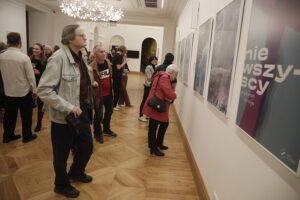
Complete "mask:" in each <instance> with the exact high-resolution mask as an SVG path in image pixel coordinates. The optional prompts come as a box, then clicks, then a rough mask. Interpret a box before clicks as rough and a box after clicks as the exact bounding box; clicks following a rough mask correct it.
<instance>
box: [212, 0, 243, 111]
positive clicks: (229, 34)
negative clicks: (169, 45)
mask: <svg viewBox="0 0 300 200" xmlns="http://www.w3.org/2000/svg"><path fill="white" fill-rule="evenodd" d="M243 9H244V1H243V0H233V1H232V2H231V3H230V4H228V5H227V6H226V7H225V8H223V9H222V10H220V11H219V12H218V13H217V16H216V23H215V31H214V41H213V51H212V60H211V70H210V77H209V87H208V96H207V100H208V102H210V103H211V104H212V105H214V106H215V107H216V108H217V109H218V110H220V111H221V112H222V113H224V114H226V113H227V107H228V102H229V94H230V91H231V85H232V84H231V82H232V76H233V74H234V70H235V63H236V54H237V51H238V44H239V38H240V26H241V21H242V14H243Z"/></svg>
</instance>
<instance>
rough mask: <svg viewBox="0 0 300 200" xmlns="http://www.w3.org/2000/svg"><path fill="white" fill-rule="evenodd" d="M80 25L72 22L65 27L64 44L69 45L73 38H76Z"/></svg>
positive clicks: (62, 35)
mask: <svg viewBox="0 0 300 200" xmlns="http://www.w3.org/2000/svg"><path fill="white" fill-rule="evenodd" d="M78 27H79V25H78V24H71V25H67V26H65V27H64V29H63V31H62V34H61V43H62V44H64V45H68V44H69V42H70V41H71V40H74V39H75V37H76V35H75V30H76V29H77V28H78Z"/></svg>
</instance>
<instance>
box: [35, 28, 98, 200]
mask: <svg viewBox="0 0 300 200" xmlns="http://www.w3.org/2000/svg"><path fill="white" fill-rule="evenodd" d="M61 42H62V44H63V47H62V48H61V49H60V50H58V51H57V52H55V53H54V54H53V55H52V56H51V57H50V58H49V60H48V64H47V67H46V70H45V72H44V74H43V76H42V77H41V80H40V83H39V87H38V96H39V98H40V99H41V100H42V101H43V102H44V103H45V105H46V106H47V110H48V111H49V113H50V116H51V139H52V148H53V159H54V162H53V164H54V170H55V175H56V176H55V189H54V191H55V192H56V193H59V194H63V195H65V196H66V197H69V198H75V197H77V196H79V193H80V192H79V191H78V190H77V189H76V188H74V187H72V186H71V185H70V180H69V179H72V180H75V181H79V182H84V183H89V182H91V181H92V177H91V176H88V175H86V174H85V173H84V171H85V167H86V165H87V163H88V161H89V159H90V157H91V154H92V151H93V140H92V136H91V130H90V126H89V125H90V121H89V115H88V111H89V108H90V106H91V94H90V87H91V81H90V78H89V76H88V71H87V65H86V64H85V62H84V61H83V59H82V55H81V52H80V49H81V48H82V47H84V46H85V45H86V36H85V35H84V33H83V30H82V29H81V28H80V27H79V25H68V26H66V27H64V29H63V32H62V40H61ZM69 113H73V114H74V116H75V117H79V116H80V115H82V116H81V119H82V120H83V121H84V130H83V131H80V133H79V134H76V133H75V132H73V131H72V130H71V129H70V128H69V126H68V125H67V122H66V120H65V117H66V115H68V114H69ZM71 148H74V150H75V151H74V160H73V164H72V166H71V167H70V171H69V173H67V172H66V167H67V159H68V156H69V153H70V149H71Z"/></svg>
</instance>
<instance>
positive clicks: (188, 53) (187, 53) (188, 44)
mask: <svg viewBox="0 0 300 200" xmlns="http://www.w3.org/2000/svg"><path fill="white" fill-rule="evenodd" d="M184 40H185V46H184V58H183V65H182V66H183V73H182V75H183V77H182V79H183V83H184V84H185V85H186V86H187V85H188V80H189V71H190V65H191V58H192V50H193V40H194V33H190V34H189V35H188V36H187V37H186V38H185V39H184Z"/></svg>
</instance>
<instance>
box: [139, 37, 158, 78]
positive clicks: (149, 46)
mask: <svg viewBox="0 0 300 200" xmlns="http://www.w3.org/2000/svg"><path fill="white" fill-rule="evenodd" d="M156 51H157V42H156V40H155V39H153V38H146V39H144V41H143V43H142V58H141V68H140V71H141V72H143V73H144V72H145V68H146V67H147V65H148V61H149V58H150V57H151V56H156Z"/></svg>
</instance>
